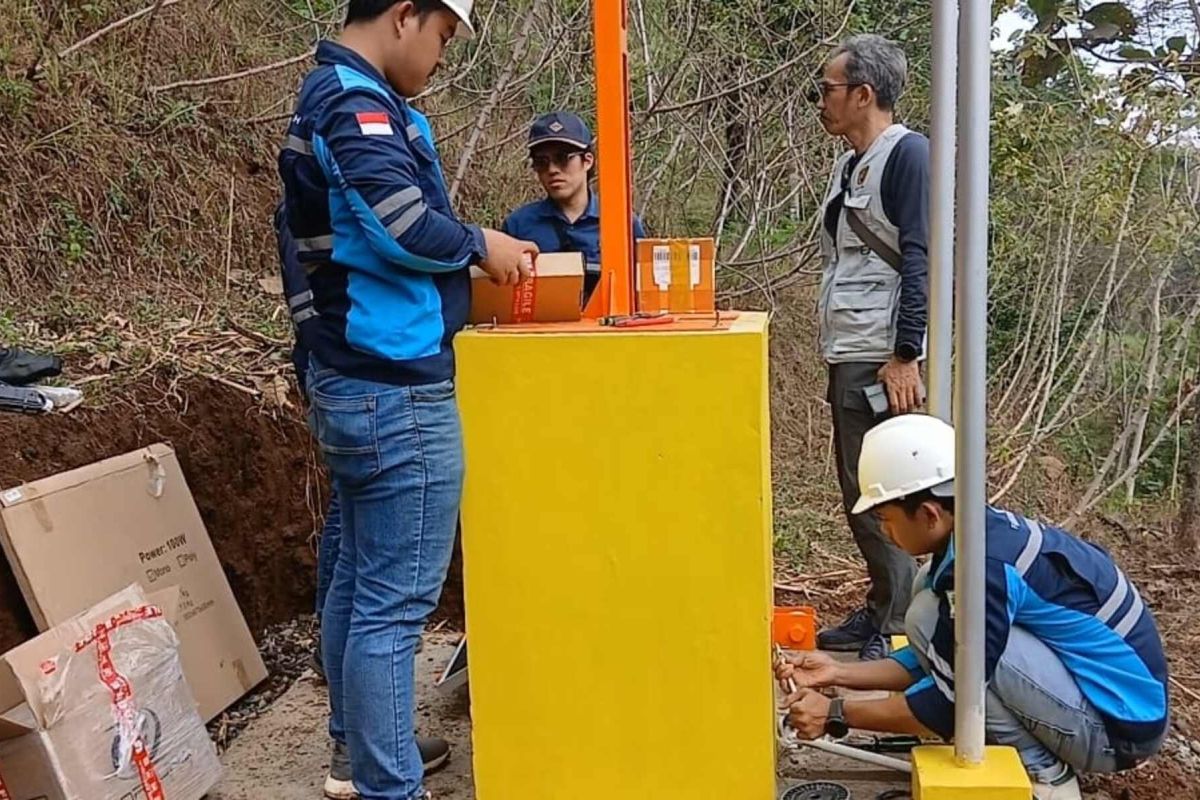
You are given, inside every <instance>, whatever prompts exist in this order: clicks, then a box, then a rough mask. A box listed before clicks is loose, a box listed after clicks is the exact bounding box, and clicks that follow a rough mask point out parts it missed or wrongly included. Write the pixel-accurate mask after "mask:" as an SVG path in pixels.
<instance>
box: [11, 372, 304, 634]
mask: <svg viewBox="0 0 1200 800" xmlns="http://www.w3.org/2000/svg"><path fill="white" fill-rule="evenodd" d="M154 442H168V443H170V444H172V445H173V446H174V447H175V449H176V451H177V452H178V454H179V460H180V463H181V465H182V466H183V471H184V474H185V475H186V477H187V480H188V485H189V486H190V488H191V490H192V493H193V495H194V496H195V499H196V504H197V506H198V507H199V509H200V514H201V516H202V517H203V518H204V522H205V525H206V526H207V527H208V532H209V535H210V536H211V537H212V539H213V543H214V546H215V547H216V549H217V552H218V554H219V555H220V557H221V562H222V564H223V565H224V567H225V573H226V575H228V577H229V582H230V584H231V586H232V587H233V591H234V594H235V595H236V596H237V598H238V601H239V603H240V604H241V608H242V612H243V613H244V614H245V615H246V619H247V621H248V622H249V624H250V627H251V629H252V630H254V631H256V632H257V631H260V630H261V629H262V628H263V627H265V626H266V625H269V624H271V623H274V622H279V621H282V620H284V619H290V618H292V617H295V616H296V615H297V614H299V613H300V612H302V611H305V610H308V609H310V608H311V603H312V599H311V598H312V592H313V586H314V571H315V563H316V562H315V558H314V556H313V552H314V551H313V541H312V538H313V531H314V529H315V528H316V526H317V524H318V522H319V520H318V519H317V518H316V516H315V514H314V511H313V508H314V502H313V500H314V499H315V498H310V497H309V491H310V480H311V479H312V477H313V476H314V474H315V470H314V466H313V454H312V450H311V446H310V444H309V436H308V432H307V429H306V428H305V427H304V425H303V423H302V421H300V420H299V418H298V417H292V416H284V415H282V414H266V413H261V409H260V407H259V404H258V402H257V401H256V400H254V399H253V398H250V397H248V396H247V395H244V394H242V393H240V392H237V391H234V390H232V389H229V388H226V387H224V386H221V385H220V384H217V383H215V382H211V381H206V380H201V379H187V380H183V381H180V382H179V383H178V385H176V386H175V387H174V391H173V392H171V393H170V394H165V393H164V392H163V391H162V390H161V389H159V388H158V386H156V385H155V384H154V383H153V382H148V383H145V384H142V385H138V386H135V387H133V389H132V390H131V391H130V392H129V394H128V396H125V397H118V398H113V399H112V400H111V402H109V403H108V404H106V407H104V408H100V409H97V408H88V407H86V406H85V407H81V408H79V409H77V410H75V411H73V412H71V413H70V414H68V415H65V416H61V415H53V416H38V417H22V416H15V415H11V414H4V415H0V486H3V487H5V488H8V487H11V486H15V485H17V484H20V483H23V482H27V481H30V480H35V479H38V478H42V477H46V476H48V475H53V474H55V473H57V472H61V471H63V470H67V469H73V468H75V467H79V466H83V465H85V464H90V463H92V462H94V461H99V460H101V459H104V458H109V457H111V456H115V455H120V454H122V453H126V452H129V451H131V450H135V449H137V448H139V447H144V446H146V445H149V444H153V443H154ZM3 570H4V572H3V573H0V648H7V647H11V646H12V645H14V644H17V643H18V642H20V641H21V640H22V639H23V638H24V637H27V636H29V635H30V634H32V633H34V632H35V631H34V629H33V627H32V625H31V621H30V619H29V617H28V615H27V613H26V611H25V607H24V603H23V602H22V599H21V596H20V592H19V591H18V589H17V587H16V584H15V583H14V581H13V578H12V575H11V572H9V568H8V565H7V563H5V564H4V566H3Z"/></svg>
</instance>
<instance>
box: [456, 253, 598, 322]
mask: <svg viewBox="0 0 1200 800" xmlns="http://www.w3.org/2000/svg"><path fill="white" fill-rule="evenodd" d="M583 271H584V260H583V254H582V253H542V254H541V255H539V256H538V257H537V261H536V262H535V263H534V265H533V277H532V278H530V279H529V280H526V281H522V282H521V283H520V284H519V285H517V286H497V285H496V284H494V283H492V281H491V279H490V278H488V276H487V273H485V272H484V271H483V270H481V269H480V268H479V267H471V316H470V322H471V323H472V324H474V325H480V324H486V323H489V322H492V323H496V324H498V325H508V324H512V323H526V322H576V321H578V320H579V318H580V316H582V304H581V300H582V298H583Z"/></svg>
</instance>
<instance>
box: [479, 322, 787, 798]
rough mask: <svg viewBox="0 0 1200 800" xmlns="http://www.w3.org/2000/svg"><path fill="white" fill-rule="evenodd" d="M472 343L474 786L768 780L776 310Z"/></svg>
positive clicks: (678, 794)
mask: <svg viewBox="0 0 1200 800" xmlns="http://www.w3.org/2000/svg"><path fill="white" fill-rule="evenodd" d="M457 351H458V357H459V402H460V406H461V409H462V415H463V421H464V427H465V442H466V452H467V484H466V494H465V498H464V505H463V541H464V555H465V578H466V602H467V628H468V636H469V641H470V676H471V678H470V679H471V705H472V723H473V727H474V749H475V785H476V793H477V796H478V798H479V800H675V799H676V798H677V799H678V800H698V799H704V798H712V800H718V798H720V799H721V800H726V799H727V798H736V800H772V798H774V796H775V769H774V768H775V735H774V711H773V708H774V700H773V696H772V686H771V680H770V675H771V635H770V624H771V611H772V591H771V571H772V570H771V545H772V542H771V485H770V436H769V427H770V426H769V412H768V379H767V320H766V317H765V315H761V314H743V315H742V316H741V317H740V318H739V319H738V320H737V321H736V322H735V323H734V326H733V328H732V329H731V330H728V331H712V332H704V333H695V332H693V333H667V332H653V333H650V332H630V333H609V334H590V335H589V334H532V335H531V334H523V335H522V334H516V333H511V334H510V333H494V332H493V333H484V332H468V333H465V334H463V335H462V336H460V337H459V338H458V339H457Z"/></svg>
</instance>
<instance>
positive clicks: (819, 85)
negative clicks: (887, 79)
mask: <svg viewBox="0 0 1200 800" xmlns="http://www.w3.org/2000/svg"><path fill="white" fill-rule="evenodd" d="M870 85H871V84H869V83H861V82H860V83H830V82H829V81H815V82H814V83H813V87H812V88H811V89H809V90H808V102H810V103H816V102H818V101H820V100H821V99H822V98H825V97H829V94H830V92H832V91H833V90H834V89H837V88H840V87H845V88H847V89H853V88H855V87H857V86H870Z"/></svg>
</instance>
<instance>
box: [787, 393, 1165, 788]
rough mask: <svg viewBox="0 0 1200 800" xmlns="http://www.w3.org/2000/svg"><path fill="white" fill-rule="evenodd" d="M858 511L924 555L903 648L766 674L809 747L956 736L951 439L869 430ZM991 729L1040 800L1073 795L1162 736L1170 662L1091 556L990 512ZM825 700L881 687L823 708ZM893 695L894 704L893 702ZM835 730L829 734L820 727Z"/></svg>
mask: <svg viewBox="0 0 1200 800" xmlns="http://www.w3.org/2000/svg"><path fill="white" fill-rule="evenodd" d="M858 477H859V484H860V485H861V486H862V496H861V497H860V498H859V501H858V503H857V505H856V506H855V509H854V510H855V512H856V513H866V512H873V513H874V514H875V515H876V516H877V517H878V518H879V521H880V524H881V526H882V528H883V530H884V532H885V533H886V534H887V535H888V537H889V538H890V539H891V540H892V541H893V542H895V543H896V545H897V546H899V547H901V548H902V549H903V550H905V551H906V552H908V553H909V554H911V555H913V556H921V555H931V556H932V560H931V561H930V564H929V568H928V571H922V573H921V575H919V576H918V578H917V582H916V585H914V595H915V596H914V598H913V601H912V605H911V606H910V607H909V610H908V614H907V616H906V618H905V631H906V633H907V635H908V639H909V642H910V645H909V646H908V647H906V648H904V649H903V650H900V651H898V652H896V653H894V654H892V655H891V657H889V658H887V659H885V660H882V661H873V662H858V663H839V662H837V661H835V660H834V659H832V658H831V657H829V656H828V655H825V654H823V653H819V652H813V653H804V654H801V655H797V656H793V657H790V658H789V659H788V660H787V661H785V662H781V663H780V664H778V665H777V666H776V674H777V676H778V677H779V679H780V681H781V682H782V683H783V684H784V685H785V686H787V685H789V684H788V682H789V681H792V682H794V685H795V686H796V687H797V691H796V692H795V694H793V695H792V696H790V697H789V698H788V699H787V701H786V703H787V706H788V708H789V715H788V720H789V723H790V724H791V725H792V726H793V727H794V728H795V730H796V732H797V734H798V735H799V736H801V737H802V738H805V739H815V738H818V737H820V736H822V735H823V734H824V733H825V732H826V729H827V728H830V727H832V728H833V729H839V730H840V729H842V728H843V726H845V725H848V726H849V727H851V728H860V729H865V730H873V731H882V732H893V733H906V734H916V735H927V734H929V733H930V732H932V733H934V734H937V735H939V736H942V737H943V738H946V739H949V738H950V737H951V736H952V735H953V733H954V619H953V608H954V599H953V598H954V538H953V534H954V429H953V428H952V427H950V426H949V425H947V424H946V423H945V422H942V421H941V420H939V419H937V418H936V417H931V416H927V415H924V414H910V415H906V416H902V417H896V418H894V419H891V420H888V421H887V422H884V423H883V424H881V425H879V426H878V427H876V428H874V429H872V430H871V431H870V432H868V433H867V435H866V437H865V438H864V440H863V449H862V457H861V459H860V460H859V475H858ZM986 538H987V594H986V597H987V603H986V609H987V614H986V623H985V624H986V628H987V630H986V636H985V641H986V645H985V646H986V654H985V669H986V672H985V675H986V680H987V681H988V690H987V709H986V729H987V737H988V741H989V742H990V743H994V744H999V745H1007V746H1011V747H1013V748H1015V749H1016V750H1017V752H1018V754H1019V755H1020V757H1021V761H1022V762H1023V763H1024V765H1025V768H1026V770H1027V771H1028V772H1029V775H1030V779H1031V781H1032V782H1033V785H1034V796H1035V797H1036V798H1038V799H1039V800H1074V799H1075V798H1079V797H1081V795H1080V790H1079V781H1078V779H1077V778H1076V773H1086V772H1115V771H1118V770H1125V769H1131V768H1132V767H1134V766H1136V765H1137V764H1139V763H1141V762H1142V761H1144V760H1146V759H1148V758H1150V757H1151V756H1153V755H1154V754H1155V753H1157V752H1158V749H1159V748H1160V747H1161V745H1162V742H1163V739H1164V738H1165V736H1166V733H1167V728H1168V718H1169V713H1168V705H1169V699H1168V692H1167V662H1166V658H1165V656H1164V655H1163V648H1162V640H1161V638H1160V637H1159V633H1158V628H1157V626H1156V625H1155V622H1154V616H1153V615H1152V614H1151V612H1150V609H1149V608H1147V607H1146V605H1145V602H1144V601H1143V599H1142V596H1141V595H1140V594H1139V593H1138V590H1137V587H1135V586H1134V585H1133V583H1132V582H1131V581H1130V580H1129V579H1128V578H1127V577H1126V576H1125V574H1124V573H1123V572H1122V571H1121V569H1120V568H1119V567H1118V566H1117V565H1116V564H1114V563H1113V561H1112V559H1111V558H1110V556H1109V555H1108V553H1106V552H1105V551H1104V550H1102V549H1101V548H1099V547H1097V546H1096V545H1093V544H1091V543H1089V542H1085V541H1083V540H1081V539H1078V538H1076V537H1074V536H1072V535H1071V534H1069V533H1067V532H1066V531H1063V530H1060V529H1058V528H1055V527H1052V526H1050V525H1046V524H1044V523H1039V522H1037V521H1036V520H1033V519H1029V518H1026V517H1022V516H1020V515H1018V514H1015V513H1013V512H1010V511H1004V510H1002V509H997V508H991V507H989V508H988V509H987V527H986ZM831 687H842V688H848V689H870V690H888V691H891V692H895V693H896V694H893V696H892V697H890V698H889V699H886V700H863V701H853V700H844V701H843V700H842V699H840V698H836V699H830V698H829V697H826V696H825V695H824V694H821V693H820V692H819V691H818V690H820V689H827V688H831ZM900 693H902V694H900ZM831 721H832V722H833V723H834V724H833V725H832V726H831V725H830V723H831Z"/></svg>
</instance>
